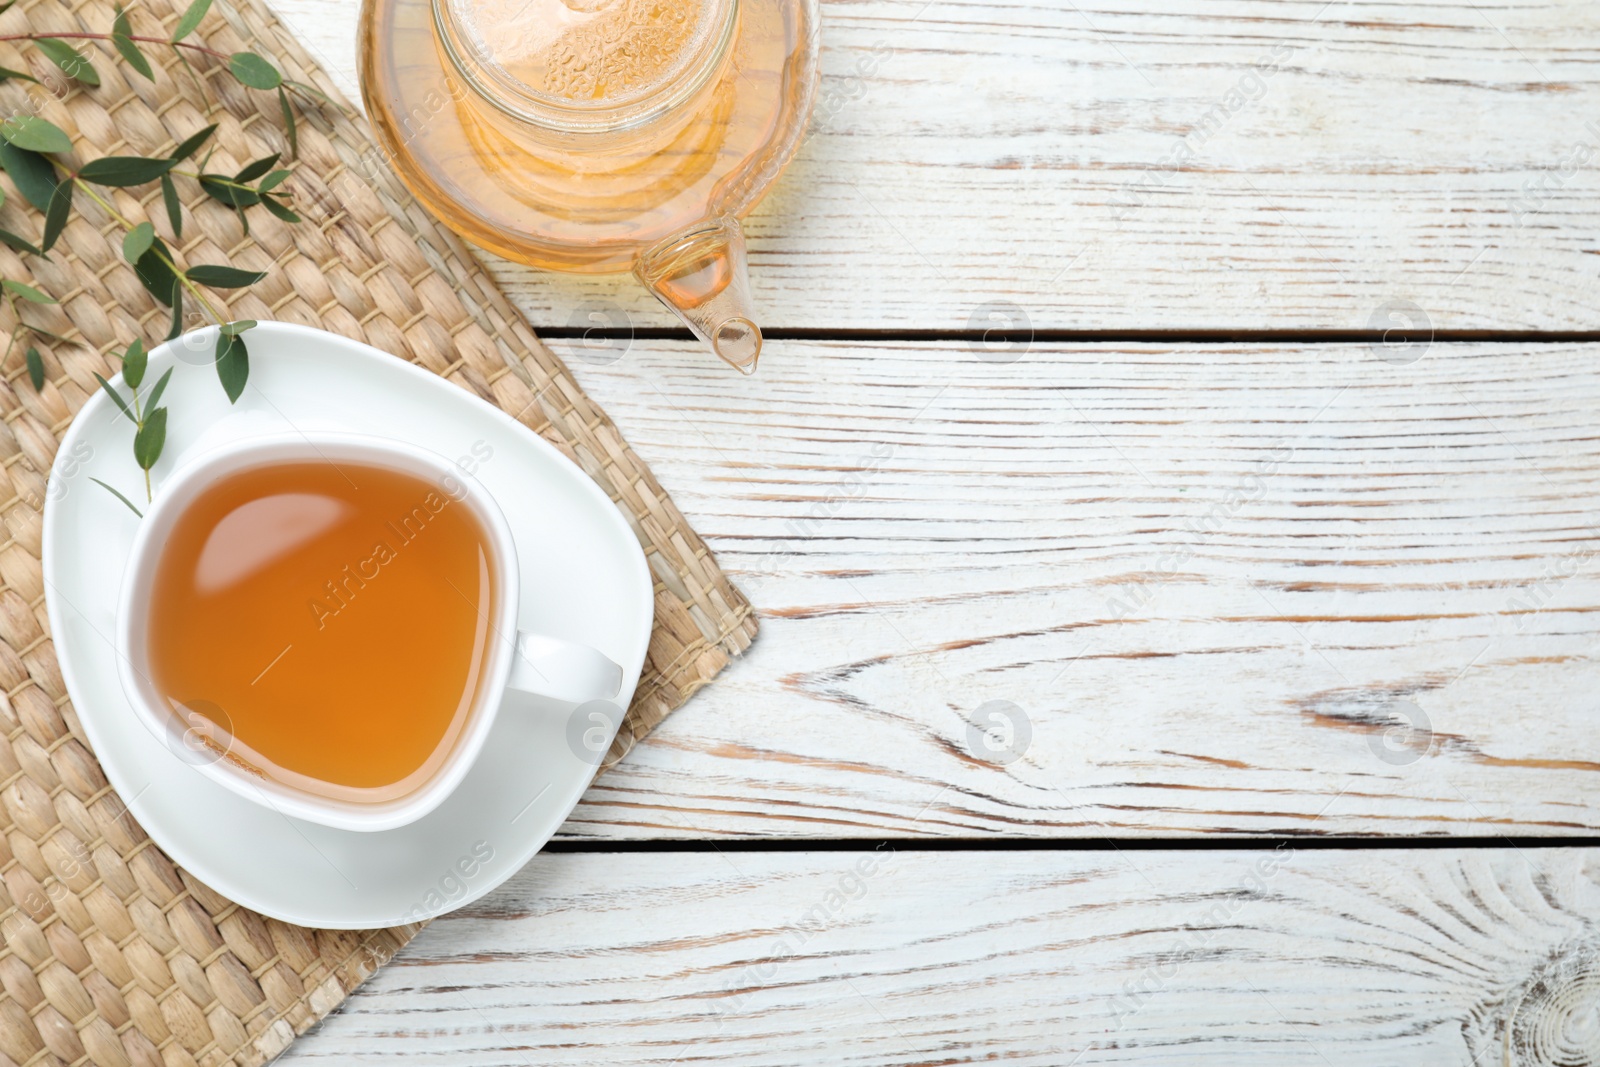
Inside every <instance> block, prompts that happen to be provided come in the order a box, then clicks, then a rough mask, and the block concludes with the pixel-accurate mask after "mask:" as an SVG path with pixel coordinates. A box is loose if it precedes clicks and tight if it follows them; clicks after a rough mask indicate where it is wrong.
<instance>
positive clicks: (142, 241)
mask: <svg viewBox="0 0 1600 1067" xmlns="http://www.w3.org/2000/svg"><path fill="white" fill-rule="evenodd" d="M155 243H156V228H155V227H154V226H152V225H150V224H149V223H148V222H141V223H139V225H137V226H135V227H134V228H133V229H131V230H129V231H128V232H127V233H125V234H124V235H123V237H122V258H123V259H125V260H127V261H128V262H129V263H137V262H139V257H140V256H142V255H144V254H145V253H146V252H148V251H150V246H151V245H153V244H155Z"/></svg>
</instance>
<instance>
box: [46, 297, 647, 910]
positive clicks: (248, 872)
mask: <svg viewBox="0 0 1600 1067" xmlns="http://www.w3.org/2000/svg"><path fill="white" fill-rule="evenodd" d="M214 338H215V328H210V329H207V330H203V331H199V333H198V334H197V335H189V337H186V338H180V339H178V340H177V341H174V342H172V343H170V344H166V345H162V346H161V347H160V348H158V349H156V350H155V351H154V352H153V353H151V356H150V366H149V370H148V372H147V374H146V378H145V381H146V382H147V383H150V384H153V383H154V382H155V381H156V380H157V379H158V378H159V377H160V376H161V374H162V372H163V371H165V370H166V369H167V368H168V367H175V369H174V371H173V374H172V380H171V382H170V384H169V385H168V388H167V392H166V397H165V399H164V401H163V403H164V405H165V406H166V407H168V408H169V419H168V427H167V444H166V449H165V452H164V453H163V455H162V457H161V461H160V463H158V464H157V465H156V468H155V470H154V471H153V472H152V474H153V478H154V482H155V485H156V491H157V492H158V493H159V492H160V486H161V482H162V480H163V479H164V478H165V477H166V476H167V475H168V474H169V473H170V472H171V471H173V470H175V469H177V468H178V467H180V466H182V465H183V464H184V463H185V462H186V461H188V460H190V459H192V458H194V457H196V456H198V455H199V454H201V453H203V452H204V451H206V450H207V449H209V448H211V447H213V446H215V445H217V444H219V443H221V442H224V441H230V440H234V439H236V438H239V437H245V436H251V435H254V434H259V433H281V432H283V431H285V430H313V429H315V430H333V431H354V432H358V433H369V434H378V435H384V436H389V437H394V438H399V439H402V440H405V441H409V442H411V443H413V444H416V445H420V446H421V447H423V448H427V449H431V450H433V451H436V452H438V453H440V454H441V455H444V456H447V457H449V458H452V459H453V458H456V457H459V456H467V455H471V454H472V449H473V445H474V444H478V445H479V452H480V453H481V452H482V450H483V447H484V446H485V445H486V446H487V447H489V448H492V449H493V455H492V456H491V457H490V458H489V459H488V460H486V461H484V462H482V463H481V464H480V465H479V467H478V469H477V475H476V476H477V477H478V479H479V480H480V481H481V482H482V483H483V484H484V485H485V486H486V487H487V488H488V489H489V490H490V492H491V493H493V495H494V496H495V498H496V500H497V501H498V502H499V504H500V508H501V510H502V511H504V512H505V516H506V520H507V522H508V523H509V524H510V526H511V530H512V533H513V535H514V537H515V539H516V544H517V557H518V561H519V563H520V565H521V571H522V604H523V607H522V619H521V624H522V625H523V626H524V627H526V628H528V629H530V630H533V631H536V632H540V633H546V634H549V635H551V636H553V637H563V638H567V639H570V640H573V641H580V642H583V643H586V644H589V645H592V646H593V647H595V648H597V649H599V650H600V651H601V652H603V653H605V654H606V655H607V656H609V657H611V659H613V660H614V661H615V662H617V663H619V664H621V665H622V667H623V671H624V678H623V686H622V691H621V693H620V694H619V695H618V697H617V701H616V703H617V704H618V705H619V706H620V707H622V708H625V707H627V705H628V703H629V701H630V700H631V698H632V694H633V690H634V687H635V686H636V685H637V684H638V681H639V671H640V669H641V667H642V666H643V664H644V656H645V651H646V647H647V645H648V643H649V639H650V627H651V622H652V619H653V616H654V598H653V593H652V580H651V578H650V572H649V569H648V566H647V564H646V563H645V559H644V554H643V552H642V551H641V550H640V547H639V542H638V540H637V539H636V538H635V537H634V535H633V532H632V531H631V530H630V529H629V527H628V524H627V522H626V521H625V520H624V519H623V517H622V515H621V513H620V512H619V511H618V510H617V509H616V507H615V506H614V505H613V504H612V503H611V501H610V500H609V499H607V497H606V496H605V494H604V493H602V492H601V491H600V489H599V487H598V486H596V485H595V484H594V482H593V481H591V480H590V479H589V478H588V476H587V475H585V474H584V473H583V472H582V471H580V470H579V469H578V468H577V467H576V466H574V465H573V464H572V463H571V462H569V461H568V460H567V459H566V458H565V457H564V456H562V455H561V454H560V453H559V452H557V451H556V449H555V448H554V447H552V446H551V445H550V444H548V443H547V442H545V441H543V440H541V439H540V438H539V437H538V436H537V435H536V434H534V433H533V432H531V431H530V430H528V429H527V428H526V427H524V426H522V425H521V424H519V423H517V422H516V421H515V420H513V419H512V418H511V417H510V416H508V415H507V414H506V413H505V412H503V411H501V410H499V409H498V408H495V407H492V406H491V405H489V404H486V403H484V402H483V401H481V400H479V399H478V398H476V397H474V396H472V395H470V394H468V393H467V392H466V391H465V390H463V389H460V388H459V387H457V386H454V385H450V384H449V383H447V382H445V381H444V380H443V379H441V378H439V377H437V376H436V375H433V374H430V373H429V372H427V371H425V370H422V369H420V368H418V367H414V366H412V365H411V364H408V363H405V362H403V361H401V360H399V359H396V358H394V357H393V356H389V355H386V354H384V353H382V352H379V351H377V350H376V349H373V348H369V347H368V346H366V345H362V344H358V343H356V342H354V341H349V340H346V339H345V338H342V337H338V336H335V335H333V334H329V333H324V332H322V331H320V330H313V329H310V328H307V327H304V326H295V325H291V324H288V323H277V322H263V323H261V324H260V325H259V326H257V327H255V328H254V329H252V330H250V331H249V333H248V334H246V339H247V341H248V342H249V347H250V382H249V385H248V387H247V388H246V389H245V392H244V395H243V396H241V397H240V398H239V402H238V403H237V404H235V405H233V406H231V407H230V406H229V404H228V400H227V397H226V396H225V395H224V394H223V392H222V387H221V385H220V384H219V383H218V381H217V375H216V371H215V370H214V369H213V368H212V367H211V366H210V364H209V359H210V355H209V354H210V352H211V351H212V348H213V342H214ZM121 381H122V380H121V378H120V377H119V378H117V379H116V380H115V383H114V384H116V385H117V386H118V388H119V389H121V388H122V386H121ZM132 441H133V426H132V424H131V423H130V422H128V420H127V419H125V418H124V417H123V416H122V415H121V414H120V413H119V412H118V411H117V410H116V409H115V408H113V406H112V404H111V401H110V399H109V398H108V397H106V396H105V394H104V393H103V392H101V393H96V394H95V395H94V397H93V398H91V399H90V400H89V402H88V403H86V404H85V405H84V407H83V410H82V411H81V412H80V413H79V414H78V417H77V418H76V419H75V420H74V421H73V423H72V426H71V428H70V429H69V430H68V431H67V435H66V437H65V438H64V439H63V440H62V442H61V447H60V449H59V450H58V451H57V453H56V460H55V464H54V467H53V469H52V470H51V473H50V483H49V492H48V493H47V500H46V504H45V515H44V561H43V562H44V579H45V592H46V602H47V604H48V607H49V612H50V621H51V630H52V633H53V636H54V639H55V648H56V655H57V657H58V658H59V660H60V662H61V670H62V674H63V676H64V677H65V680H66V684H67V692H68V693H69V694H71V696H72V701H73V705H74V707H75V708H76V709H77V713H78V718H79V720H80V721H81V722H82V723H83V728H84V730H85V732H86V733H87V734H88V735H89V741H90V743H91V744H92V745H93V746H94V751H95V754H96V755H97V756H98V757H99V759H100V763H101V765H102V766H103V767H104V768H105V771H106V775H107V777H108V778H109V779H110V780H111V784H112V785H113V786H115V787H116V790H117V792H118V793H119V794H120V795H121V797H122V798H123V800H124V801H125V802H126V803H127V805H128V808H129V809H130V810H131V811H132V813H133V815H134V817H135V818H137V819H138V820H139V822H140V823H141V824H142V825H143V826H144V828H145V830H146V831H147V832H148V833H149V834H150V836H151V837H152V838H153V839H154V840H155V842H156V843H157V844H158V845H160V846H161V847H162V849H164V850H165V851H166V852H167V854H168V855H169V856H171V857H172V858H173V859H174V860H176V861H177V862H178V863H180V864H182V865H183V866H184V867H186V868H188V869H189V871H191V872H192V873H193V874H194V875H195V876H196V877H197V878H199V879H200V880H201V881H203V882H205V883H206V884H207V885H209V886H211V887H212V888H213V889H215V890H217V891H218V892H219V893H222V894H223V895H224V896H227V897H229V898H230V899H232V900H235V901H238V902H239V903H240V904H243V905H245V906H246V907H249V908H252V909H254V910H256V911H259V912H262V913H263V914H266V915H270V916H273V917H275V918H279V919H283V920H285V921H288V922H292V923H296V924H299V925H302V926H313V927H329V928H340V929H353V928H366V927H377V926H391V925H395V924H397V923H402V922H414V921H417V920H419V919H423V918H428V917H431V916H434V915H438V914H441V913H443V912H446V911H449V910H451V909H453V908H457V907H460V906H461V905H463V904H466V903H467V902H469V901H472V900H476V899H477V898H478V897H481V896H483V895H484V894H485V893H487V892H489V891H490V890H491V889H493V888H495V887H496V886H498V885H499V884H500V883H501V882H504V881H505V880H506V879H507V878H509V877H511V875H512V874H514V873H515V872H516V871H517V870H518V868H520V867H521V866H522V865H523V864H524V863H526V862H527V861H528V859H529V858H530V857H531V856H532V855H533V854H534V853H535V852H537V851H538V850H539V848H540V847H541V846H542V845H543V844H544V843H545V841H547V840H548V839H549V837H550V835H551V834H553V833H554V832H555V830H556V828H557V827H559V826H560V825H561V823H562V822H563V821H564V820H565V819H566V817H567V814H568V813H569V812H570V811H571V810H572V808H573V806H574V805H575V804H577V802H578V798H579V796H581V795H582V793H583V791H584V789H585V788H586V787H587V786H588V784H589V781H590V779H592V778H593V777H594V774H595V767H596V764H597V762H598V756H596V755H593V754H592V753H593V750H594V749H595V748H597V747H599V748H601V750H602V751H603V746H598V745H597V744H596V741H597V739H598V738H597V735H596V734H595V733H594V727H595V722H594V721H593V720H590V721H586V722H582V723H573V722H569V719H570V718H571V715H570V714H569V713H570V711H571V709H570V708H566V707H563V706H561V705H555V704H551V705H548V706H532V705H530V706H526V707H524V706H520V705H519V706H515V707H506V708H505V709H503V710H502V712H501V714H500V715H499V716H498V717H497V719H496V722H495V726H494V730H493V732H492V733H491V734H490V736H489V740H488V742H487V744H486V745H485V746H484V749H483V753H482V754H481V755H480V756H479V758H478V760H477V762H476V764H475V765H474V766H473V768H472V770H471V771H470V772H469V773H468V775H467V777H466V779H465V780H464V781H463V783H462V784H461V786H460V787H459V788H458V789H457V790H456V791H455V792H454V793H453V794H451V795H450V797H449V798H448V799H446V800H445V802H444V803H443V804H442V805H440V807H438V808H437V809H435V810H434V811H433V812H432V813H430V814H429V815H427V816H425V817H424V818H423V819H421V820H420V821H418V822H415V823H412V824H410V825H408V826H402V827H400V828H398V829H394V830H386V831H381V832H376V833H359V832H353V831H345V830H335V829H332V828H329V827H325V826H318V825H316V824H314V823H308V822H302V821H299V820H295V819H291V818H289V817H288V816H285V815H282V814H279V813H277V812H275V811H272V810H269V809H268V808H265V807H262V806H260V805H257V804H254V803H252V802H250V801H249V800H246V799H244V798H243V797H240V796H237V795H235V794H233V793H231V792H229V791H228V790H227V789H224V788H223V787H222V786H220V785H218V784H216V783H215V782H212V781H211V780H209V779H208V778H206V777H205V776H204V775H203V774H201V773H200V772H199V771H198V770H196V769H195V768H193V767H191V766H189V765H188V764H186V763H185V762H184V761H183V760H181V759H180V758H179V757H178V755H176V754H174V753H173V752H172V751H169V749H168V748H167V747H166V746H165V745H164V744H163V743H162V741H161V740H160V739H158V738H157V737H155V736H154V735H153V734H152V733H151V732H150V731H148V730H146V729H145V727H144V726H142V725H141V724H140V721H139V719H138V718H137V717H136V716H135V714H134V712H133V709H132V708H131V707H130V706H129V704H128V701H127V699H126V698H125V697H124V696H123V692H122V687H121V685H120V684H119V682H118V680H117V669H116V660H115V653H114V651H113V648H112V642H111V637H112V634H113V633H114V629H113V620H114V618H115V613H116V603H117V594H118V591H119V589H120V587H121V584H122V572H123V567H124V564H125V563H126V561H127V558H128V554H129V549H130V548H131V545H132V540H133V534H134V531H135V529H136V527H137V524H138V522H139V520H138V518H137V517H135V516H134V514H133V513H132V512H131V511H129V510H128V508H127V507H126V506H125V505H124V504H123V503H122V502H121V501H119V500H117V499H116V498H115V497H113V496H112V495H111V494H110V493H108V492H106V491H105V490H104V489H102V488H101V487H100V486H98V485H95V484H94V483H93V482H92V481H90V479H91V478H99V479H100V480H102V481H105V482H108V483H110V484H111V485H113V486H116V487H117V489H119V490H120V491H121V492H123V493H124V494H126V495H127V496H128V497H129V498H130V499H132V500H134V501H135V503H138V502H140V501H142V500H143V499H144V485H143V480H142V478H141V477H140V475H139V470H138V468H137V466H135V464H134V461H133V450H132ZM619 718H620V715H618V716H614V717H612V719H613V721H611V722H610V723H609V729H610V730H612V731H614V730H615V728H616V726H617V721H615V720H616V719H619ZM585 729H587V730H588V731H589V734H588V736H585V735H584V730H585ZM604 729H605V727H604V726H602V732H603V731H604ZM577 738H583V740H582V741H578V740H576V739H577ZM605 740H606V742H607V743H609V741H610V738H609V737H607V738H606V739H605Z"/></svg>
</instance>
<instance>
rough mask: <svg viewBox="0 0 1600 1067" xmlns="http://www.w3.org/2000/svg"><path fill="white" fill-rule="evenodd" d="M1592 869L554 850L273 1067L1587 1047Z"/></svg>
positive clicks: (1599, 868) (1433, 1056)
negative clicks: (565, 852) (567, 852)
mask: <svg viewBox="0 0 1600 1067" xmlns="http://www.w3.org/2000/svg"><path fill="white" fill-rule="evenodd" d="M1597 860H1600V856H1597V854H1596V852H1595V851H1594V850H1532V851H1523V852H1517V851H1513V850H1509V849H1507V850H1466V851H1461V850H1453V849H1452V850H1444V849H1440V850H1428V851H1385V852H1316V851H1311V852H1308V851H1299V852H1296V851H1294V850H1292V849H1288V848H1284V849H1279V850H1277V851H1273V850H1266V849H1263V850H1260V851H1255V852H1209V851H1208V852H1156V853H1151V852H1120V853H1116V852H1110V851H1105V852H1097V853H1070V852H1028V853H1015V852H1010V853H993V852H956V853H914V852H902V853H898V854H895V853H891V852H887V851H885V850H878V851H876V852H873V851H870V850H868V851H862V852H859V853H827V854H818V853H811V854H800V853H789V854H774V853H737V854H729V855H725V856H719V855H717V854H715V853H695V854H687V855H686V854H660V855H647V856H641V855H545V856H541V857H539V858H538V859H536V860H535V861H534V862H533V863H532V864H531V865H530V866H529V867H528V868H527V869H526V870H525V871H524V872H523V873H522V874H521V875H519V876H518V877H517V879H516V880H515V881H513V882H512V883H511V884H510V885H508V886H507V887H506V888H505V889H502V890H501V891H500V892H498V893H496V894H494V895H492V896H491V897H489V898H487V899H486V900H485V901H484V902H482V903H480V904H476V905H473V906H472V907H471V908H469V909H467V910H466V911H464V912H461V913H458V914H456V915H454V916H450V917H447V918H444V919H441V920H439V921H438V922H436V923H434V924H433V925H432V926H431V927H430V928H428V929H427V930H425V931H424V932H423V933H422V934H421V935H420V936H418V938H417V939H416V940H415V941H414V942H412V944H411V945H410V946H409V947H407V948H406V949H405V950H403V951H402V952H401V954H400V955H399V956H398V957H397V958H396V960H395V962H394V963H393V964H391V965H390V966H388V967H386V968H385V969H384V970H382V971H381V972H380V973H378V974H377V975H376V976H375V977H374V978H373V979H372V980H371V981H370V982H369V984H368V985H366V986H364V987H363V988H362V990H361V992H360V993H359V994H357V996H355V997H354V998H352V999H351V1000H350V1001H348V1002H347V1003H346V1004H345V1006H344V1007H342V1008H341V1009H340V1010H339V1011H338V1012H336V1013H335V1014H333V1015H332V1016H330V1017H329V1018H328V1019H327V1020H326V1021H325V1022H324V1023H323V1024H322V1025H321V1026H320V1027H319V1028H318V1029H317V1030H316V1031H314V1032H313V1033H311V1034H309V1035H307V1036H306V1037H304V1038H302V1039H301V1040H300V1041H299V1042H297V1043H296V1044H295V1045H293V1046H292V1047H291V1048H290V1050H289V1052H288V1053H287V1054H286V1055H285V1056H284V1058H283V1059H282V1060H281V1061H280V1062H282V1063H284V1064H287V1065H309V1064H316V1063H338V1064H343V1063H353V1062H359V1063H377V1062H383V1063H391V1064H393V1063H417V1064H424V1063H426V1064H441V1065H443V1064H472V1065H474V1067H478V1065H482V1064H491V1063H493V1064H566V1063H572V1064H592V1063H608V1064H671V1063H679V1064H703V1063H717V1064H722V1063H728V1064H732V1063H739V1064H798V1063H806V1064H810V1063H830V1064H852V1065H854V1064H928V1063H973V1062H991V1061H994V1062H1005V1063H1015V1064H1025V1065H1034V1064H1037V1065H1046V1064H1048V1065H1053V1067H1065V1065H1068V1064H1079V1065H1082V1067H1089V1065H1093V1064H1141V1065H1143V1064H1150V1063H1158V1062H1159V1063H1183V1064H1193V1063H1246V1064H1258V1063H1259V1064H1273V1065H1299V1064H1303V1065H1306V1067H1327V1065H1329V1064H1338V1065H1340V1067H1359V1065H1371V1067H1469V1065H1474V1064H1478V1065H1482V1064H1494V1065H1497V1067H1498V1065H1500V1064H1503V1063H1505V1064H1516V1065H1518V1067H1546V1065H1554V1064H1579V1063H1594V1062H1597V1061H1600V1030H1597V1029H1596V1028H1595V1026H1594V1019H1595V1017H1596V1013H1597V1012H1600V992H1597V990H1600V955H1597V953H1596V951H1595V946H1596V944H1597V942H1596V940H1595V928H1596V927H1595V924H1596V921H1597V920H1600V890H1597V886H1596V882H1597V879H1600V862H1597ZM1508 1043H1509V1044H1510V1045H1511V1046H1512V1047H1511V1049H1509V1050H1508V1049H1507V1048H1506V1045H1507V1044H1508ZM380 1057H381V1061H380Z"/></svg>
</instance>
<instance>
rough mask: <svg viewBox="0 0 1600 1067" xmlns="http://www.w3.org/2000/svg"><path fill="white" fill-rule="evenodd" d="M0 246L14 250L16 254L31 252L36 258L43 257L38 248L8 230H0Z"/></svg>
mask: <svg viewBox="0 0 1600 1067" xmlns="http://www.w3.org/2000/svg"><path fill="white" fill-rule="evenodd" d="M0 244H3V245H6V246H7V247H10V248H15V249H16V250H17V251H18V252H31V253H32V254H34V255H36V256H42V255H44V253H43V252H41V251H39V246H38V245H35V244H32V243H30V242H28V241H25V240H23V239H22V238H20V237H18V236H17V235H16V234H14V233H12V232H11V231H10V230H0Z"/></svg>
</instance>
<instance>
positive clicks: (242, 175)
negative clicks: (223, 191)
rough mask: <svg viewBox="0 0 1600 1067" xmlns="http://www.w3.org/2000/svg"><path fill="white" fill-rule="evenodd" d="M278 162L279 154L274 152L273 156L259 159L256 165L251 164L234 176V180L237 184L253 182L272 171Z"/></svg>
mask: <svg viewBox="0 0 1600 1067" xmlns="http://www.w3.org/2000/svg"><path fill="white" fill-rule="evenodd" d="M276 162H278V153H277V152H274V153H272V155H270V156H266V157H264V158H262V159H258V160H256V161H255V162H254V163H251V164H250V165H249V166H247V167H245V168H244V169H243V170H241V171H240V172H239V173H238V174H235V175H234V176H233V180H234V181H236V182H253V181H255V180H256V179H257V178H259V177H261V176H262V175H263V174H265V173H266V172H267V171H269V170H271V169H272V165H273V164H274V163H276Z"/></svg>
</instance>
